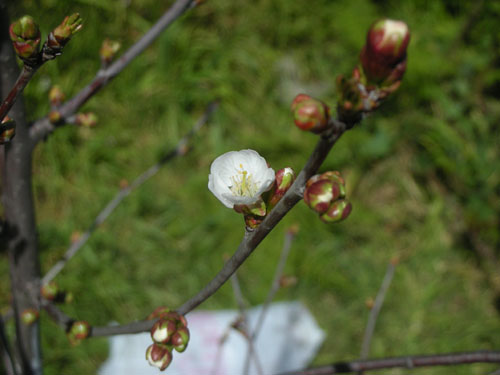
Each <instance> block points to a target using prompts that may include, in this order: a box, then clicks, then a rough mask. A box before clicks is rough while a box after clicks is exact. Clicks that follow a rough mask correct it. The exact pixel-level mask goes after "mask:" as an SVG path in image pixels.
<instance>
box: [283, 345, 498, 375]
mask: <svg viewBox="0 0 500 375" xmlns="http://www.w3.org/2000/svg"><path fill="white" fill-rule="evenodd" d="M470 363H500V352H498V351H477V352H463V353H445V354H438V355H420V356H406V357H394V358H382V359H373V360H367V361H352V362H337V363H333V364H331V365H328V366H322V367H316V368H312V369H308V370H300V371H294V372H284V373H281V374H279V375H330V374H348V373H351V372H358V371H369V370H382V369H389V368H395V367H400V368H405V369H409V370H411V369H414V368H416V367H432V366H456V365H463V364H470Z"/></svg>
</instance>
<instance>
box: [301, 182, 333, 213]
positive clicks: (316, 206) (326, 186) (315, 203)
mask: <svg viewBox="0 0 500 375" xmlns="http://www.w3.org/2000/svg"><path fill="white" fill-rule="evenodd" d="M340 191H341V190H340V184H338V183H336V182H333V181H330V180H328V179H320V180H318V181H316V182H315V183H313V184H312V185H310V186H309V187H308V188H306V190H305V191H304V202H305V203H306V204H307V205H308V206H309V207H310V208H312V209H313V210H314V211H316V212H319V213H320V214H322V213H324V212H326V211H327V210H328V208H329V207H330V204H331V202H332V201H334V200H336V199H338V198H339V197H340Z"/></svg>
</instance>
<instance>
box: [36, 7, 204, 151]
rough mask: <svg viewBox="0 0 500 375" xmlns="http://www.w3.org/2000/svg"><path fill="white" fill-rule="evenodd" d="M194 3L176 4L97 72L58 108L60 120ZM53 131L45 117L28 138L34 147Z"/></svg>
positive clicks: (107, 81) (80, 104)
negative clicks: (110, 62) (113, 60)
mask: <svg viewBox="0 0 500 375" xmlns="http://www.w3.org/2000/svg"><path fill="white" fill-rule="evenodd" d="M197 3H198V2H196V1H195V0H177V1H176V2H175V3H174V4H173V5H172V6H171V7H170V8H169V9H168V10H167V11H166V12H165V13H164V14H163V16H161V18H160V19H159V20H158V21H157V22H156V23H155V24H154V25H153V27H152V28H151V29H150V30H149V31H148V32H147V33H146V34H144V35H143V36H142V38H141V39H139V40H138V41H137V43H135V44H134V45H133V46H132V47H130V48H129V49H128V50H127V51H126V52H125V53H124V54H123V55H122V56H121V57H120V58H119V59H117V60H116V61H115V62H114V63H112V64H111V65H109V66H108V67H107V68H105V69H101V70H99V71H98V72H97V75H96V76H95V77H94V79H93V80H92V82H90V83H89V84H88V85H87V86H86V87H84V88H83V89H82V90H81V91H80V92H79V93H78V94H76V95H75V96H74V97H73V98H71V99H70V100H68V101H67V102H66V103H64V104H63V105H62V106H61V107H59V108H58V111H59V113H60V114H61V117H62V118H63V119H68V118H69V117H71V116H72V115H74V114H75V113H76V111H77V110H78V109H79V108H80V107H81V106H82V105H83V104H84V103H85V102H87V100H89V99H90V98H91V97H92V96H94V95H95V94H96V93H97V92H98V91H100V90H101V89H102V88H103V87H104V86H106V85H107V84H108V83H109V82H110V81H111V80H112V79H113V78H114V77H116V76H117V75H118V74H119V73H120V72H121V71H122V70H123V69H124V68H125V67H126V66H127V65H128V64H129V63H130V62H131V61H132V60H133V59H135V58H136V57H137V56H138V55H139V54H140V53H141V52H142V51H144V50H145V49H146V48H147V47H148V46H149V45H150V44H151V43H153V41H154V40H155V39H156V38H157V37H158V36H159V35H160V34H161V32H162V31H163V30H165V29H166V28H167V27H168V26H170V25H171V24H172V23H173V22H174V21H175V20H176V19H177V18H179V17H180V16H181V15H182V14H183V13H184V12H185V11H186V10H187V9H189V8H190V7H192V6H194V5H196V4H197ZM55 129H56V125H54V124H52V123H51V122H50V121H49V119H48V117H44V118H43V119H40V120H38V121H36V122H35V123H34V124H33V126H32V127H31V131H30V135H31V138H32V140H33V142H34V143H35V144H36V143H38V142H40V141H41V140H42V139H44V138H45V137H47V136H48V135H49V134H50V133H52V132H53V131H54V130H55Z"/></svg>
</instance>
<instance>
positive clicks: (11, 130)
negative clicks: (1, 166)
mask: <svg viewBox="0 0 500 375" xmlns="http://www.w3.org/2000/svg"><path fill="white" fill-rule="evenodd" d="M15 135H16V123H15V121H14V120H12V119H11V118H10V117H9V116H5V117H4V119H3V120H2V123H1V124H0V145H2V144H4V143H7V142H10V141H11V140H12V138H14V136H15Z"/></svg>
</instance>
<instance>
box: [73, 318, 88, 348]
mask: <svg viewBox="0 0 500 375" xmlns="http://www.w3.org/2000/svg"><path fill="white" fill-rule="evenodd" d="M89 333H90V324H89V323H88V322H86V321H84V320H78V321H76V322H73V324H72V325H71V327H70V328H69V330H68V333H67V335H68V339H69V342H70V343H71V344H72V345H78V344H79V343H80V342H81V341H82V340H85V339H86V338H87V337H89Z"/></svg>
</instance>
